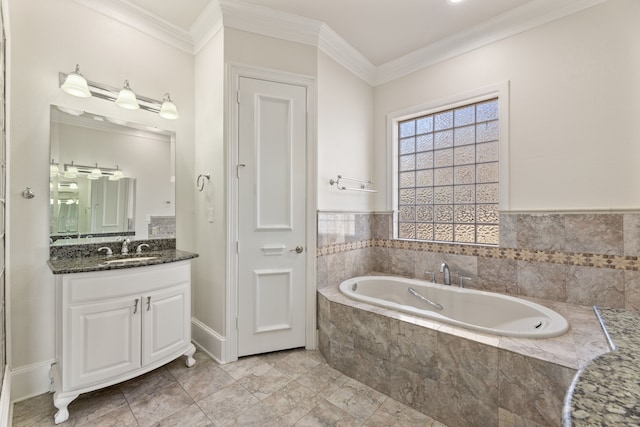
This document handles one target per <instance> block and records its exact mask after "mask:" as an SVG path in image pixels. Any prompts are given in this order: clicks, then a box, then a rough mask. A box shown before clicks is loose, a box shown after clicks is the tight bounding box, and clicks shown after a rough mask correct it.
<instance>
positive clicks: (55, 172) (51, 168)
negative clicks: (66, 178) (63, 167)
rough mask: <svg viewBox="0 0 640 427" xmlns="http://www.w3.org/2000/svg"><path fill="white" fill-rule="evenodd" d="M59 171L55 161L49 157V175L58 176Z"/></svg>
mask: <svg viewBox="0 0 640 427" xmlns="http://www.w3.org/2000/svg"><path fill="white" fill-rule="evenodd" d="M59 173H60V167H59V166H58V164H57V163H54V162H53V159H51V165H49V176H50V177H52V178H53V177H56V176H58V174H59Z"/></svg>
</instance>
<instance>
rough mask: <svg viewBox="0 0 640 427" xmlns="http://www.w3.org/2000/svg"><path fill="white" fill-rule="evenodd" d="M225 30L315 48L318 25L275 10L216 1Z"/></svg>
mask: <svg viewBox="0 0 640 427" xmlns="http://www.w3.org/2000/svg"><path fill="white" fill-rule="evenodd" d="M219 4H220V9H221V11H222V16H223V22H224V26H225V27H229V28H235V29H237V30H242V31H248V32H252V33H256V34H262V35H265V36H270V37H275V38H279V39H283V40H288V41H292V42H295V43H301V44H305V45H309V46H317V44H318V34H319V33H320V27H321V26H322V22H320V21H316V20H314V19H310V18H305V17H302V16H297V15H293V14H290V13H285V12H280V11H277V10H275V9H271V8H267V7H262V6H257V5H252V4H248V3H243V2H241V1H237V0H235V1H230V0H219Z"/></svg>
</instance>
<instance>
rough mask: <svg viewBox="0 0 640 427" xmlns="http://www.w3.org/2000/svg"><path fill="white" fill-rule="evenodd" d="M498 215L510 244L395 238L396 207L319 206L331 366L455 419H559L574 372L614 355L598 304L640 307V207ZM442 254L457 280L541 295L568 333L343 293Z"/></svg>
mask: <svg viewBox="0 0 640 427" xmlns="http://www.w3.org/2000/svg"><path fill="white" fill-rule="evenodd" d="M500 223H501V225H500V241H501V246H500V247H486V246H485V247H483V246H473V245H458V244H441V243H429V242H411V241H399V240H393V239H391V236H392V230H393V229H392V227H393V222H392V214H391V213H389V212H378V213H352V212H319V213H318V252H317V255H318V259H317V280H318V283H317V285H318V290H319V294H318V313H319V328H320V348H321V349H322V351H323V353H324V354H325V356H326V357H327V360H328V361H329V363H331V364H332V365H333V366H334V367H336V368H338V369H340V370H342V371H343V372H346V373H348V374H349V375H350V376H353V377H354V378H356V379H359V380H361V381H363V382H365V383H366V384H368V385H370V386H372V387H374V388H377V389H378V390H380V391H383V392H385V393H387V394H389V395H390V396H392V397H393V396H396V397H397V398H398V399H399V400H401V401H403V402H407V403H408V404H409V405H410V406H413V407H415V408H417V409H419V410H421V411H422V412H425V413H427V414H429V415H430V416H434V417H435V418H437V419H439V420H440V421H442V422H444V423H446V424H447V425H450V426H455V425H523V424H522V423H527V422H533V423H539V424H542V425H558V424H559V423H560V419H561V406H562V400H563V397H564V394H565V392H566V390H567V389H568V387H569V384H570V382H571V379H572V377H573V375H574V374H575V372H576V371H577V370H578V369H579V368H580V367H582V366H584V365H585V364H586V363H587V362H588V361H589V360H590V359H591V358H593V357H595V356H597V355H598V354H602V353H605V352H606V351H607V346H606V343H605V340H604V338H603V336H602V333H601V331H600V328H599V326H598V323H597V320H596V318H595V315H594V314H593V310H592V309H591V306H592V305H599V306H603V307H612V308H627V309H629V310H640V271H639V267H640V261H639V260H638V255H639V254H640V213H638V212H622V213H502V214H501V215H500ZM442 261H446V262H447V263H448V264H449V267H450V269H451V273H452V282H453V283H457V282H458V277H459V276H466V277H471V278H472V280H471V281H468V282H465V286H467V287H471V288H476V289H483V290H488V291H493V292H501V293H506V294H510V295H516V296H519V297H524V298H529V299H532V300H534V301H537V302H538V303H541V304H542V305H547V306H549V307H550V308H552V309H554V310H555V311H558V312H559V313H561V314H562V315H564V316H565V317H566V318H567V319H568V320H569V322H570V324H571V330H570V331H569V333H568V334H566V335H564V336H562V337H558V338H553V339H547V340H526V339H519V340H518V339H513V338H501V337H488V336H484V335H480V334H476V333H471V332H469V331H464V330H460V329H457V328H453V327H449V326H443V325H440V324H438V326H436V327H435V329H434V328H429V327H428V326H429V324H430V323H434V322H429V321H427V320H424V319H417V318H412V317H411V316H407V315H402V314H399V313H392V312H388V311H386V310H384V309H382V308H379V307H374V306H369V305H367V304H364V303H356V302H354V301H351V300H348V299H346V297H344V296H342V295H340V294H339V291H338V285H339V284H340V283H341V282H342V281H343V280H345V279H348V278H351V277H355V276H361V275H365V274H369V273H371V272H377V273H381V274H393V275H401V276H405V277H416V278H421V279H427V278H428V277H427V274H426V273H425V271H437V270H438V267H439V265H440V263H441V262H442ZM437 277H438V281H439V282H440V283H441V282H442V278H441V275H440V274H438V275H437ZM362 307H365V309H362ZM401 320H405V321H406V322H405V321H403V322H401ZM369 325H373V329H371V330H369V329H368V326H369ZM418 326H427V327H426V328H425V327H418ZM452 331H453V332H452ZM352 334H353V335H352ZM416 334H418V335H417V336H419V338H416ZM567 352H568V353H570V354H572V355H570V356H568V357H567ZM411 353H413V356H412V357H407V356H406V354H411ZM434 355H435V356H434ZM471 355H473V356H474V357H471ZM392 361H393V362H392ZM421 393H422V394H421ZM425 393H426V394H425ZM402 396H404V397H402ZM467 417H469V418H467ZM482 417H486V418H482ZM484 421H486V423H485V422H484Z"/></svg>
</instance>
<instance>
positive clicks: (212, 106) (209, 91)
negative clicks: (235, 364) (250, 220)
mask: <svg viewBox="0 0 640 427" xmlns="http://www.w3.org/2000/svg"><path fill="white" fill-rule="evenodd" d="M195 86H196V87H197V88H198V90H197V91H196V94H195V101H196V108H195V111H196V114H195V135H196V143H195V144H196V147H195V153H196V158H195V169H196V170H195V175H194V177H193V179H194V180H195V179H196V176H197V175H200V174H210V175H211V179H210V180H208V181H206V183H205V186H204V189H203V191H201V192H196V195H195V205H194V206H195V223H196V230H197V233H196V252H198V253H199V254H200V257H199V258H198V259H196V260H195V262H194V263H193V278H194V280H193V284H192V291H193V297H192V301H193V317H194V318H195V319H196V323H197V322H201V323H202V325H204V326H202V327H194V328H193V333H194V336H193V338H194V340H195V341H196V342H198V343H199V344H200V345H202V346H204V347H206V348H207V349H208V350H209V351H210V352H211V353H212V354H216V355H218V356H219V353H220V351H219V348H215V345H216V344H217V341H216V340H214V341H213V342H209V340H208V334H207V333H204V332H203V330H202V329H203V328H204V329H206V328H210V329H211V330H213V331H215V333H217V334H218V335H220V336H224V331H225V329H224V328H225V323H224V320H225V306H226V305H225V295H226V294H225V278H226V255H225V254H226V246H225V244H226V209H225V206H226V204H225V197H226V173H225V171H226V168H225V166H226V157H225V156H226V151H225V147H224V35H223V31H218V33H216V35H215V36H214V37H213V38H212V39H211V40H210V41H209V42H208V43H207V44H206V45H205V46H204V47H203V48H202V49H201V50H200V51H199V52H198V53H197V54H196V58H195ZM194 182H195V181H194Z"/></svg>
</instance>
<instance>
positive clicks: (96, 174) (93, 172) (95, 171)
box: [87, 163, 102, 179]
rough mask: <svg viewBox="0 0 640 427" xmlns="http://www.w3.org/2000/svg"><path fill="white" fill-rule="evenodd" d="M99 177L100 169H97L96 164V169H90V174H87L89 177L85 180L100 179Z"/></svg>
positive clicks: (100, 174)
mask: <svg viewBox="0 0 640 427" xmlns="http://www.w3.org/2000/svg"><path fill="white" fill-rule="evenodd" d="M101 176H102V171H101V170H100V168H99V167H98V164H97V163H96V167H95V168H93V169H91V172H90V173H89V175H87V179H100V177H101Z"/></svg>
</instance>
